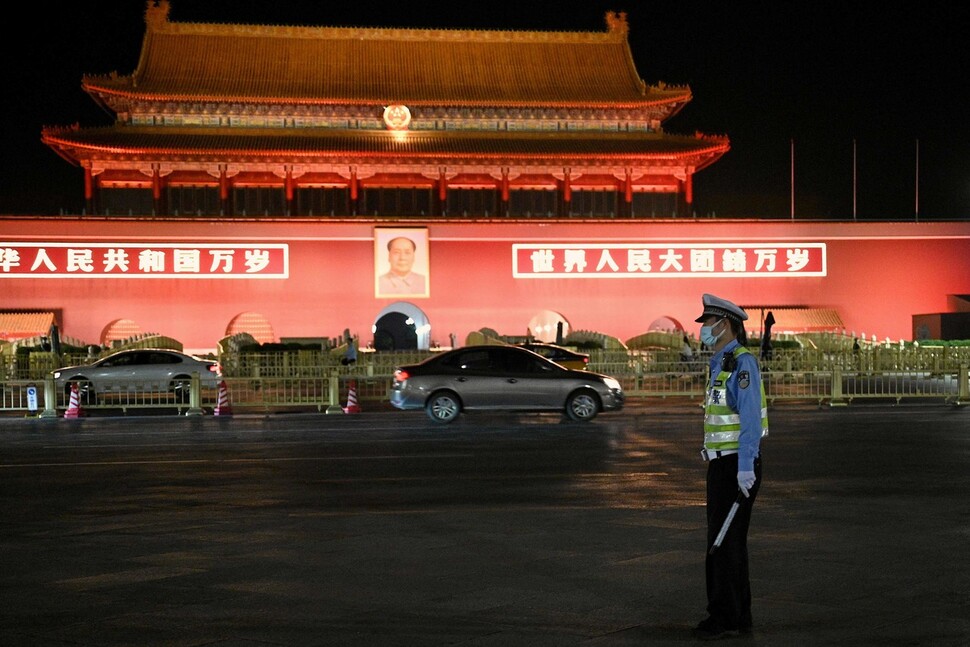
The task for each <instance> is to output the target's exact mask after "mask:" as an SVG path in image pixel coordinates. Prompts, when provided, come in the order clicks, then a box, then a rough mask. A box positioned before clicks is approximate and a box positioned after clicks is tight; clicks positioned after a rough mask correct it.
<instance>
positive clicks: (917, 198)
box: [916, 139, 919, 222]
mask: <svg viewBox="0 0 970 647" xmlns="http://www.w3.org/2000/svg"><path fill="white" fill-rule="evenodd" d="M916 222H919V139H917V140H916Z"/></svg>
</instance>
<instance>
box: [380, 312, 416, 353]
mask: <svg viewBox="0 0 970 647" xmlns="http://www.w3.org/2000/svg"><path fill="white" fill-rule="evenodd" d="M417 348H418V333H417V328H416V326H415V325H414V319H412V318H411V317H409V316H408V315H406V314H404V313H403V312H388V313H387V314H385V315H384V316H382V317H381V318H380V319H378V320H377V323H376V324H374V349H375V350H417Z"/></svg>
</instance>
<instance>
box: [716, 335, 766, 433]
mask: <svg viewBox="0 0 970 647" xmlns="http://www.w3.org/2000/svg"><path fill="white" fill-rule="evenodd" d="M750 352H751V351H749V350H748V349H747V348H745V347H744V346H738V347H737V348H735V349H734V351H733V352H732V354H733V355H734V358H735V359H737V358H739V357H741V355H744V354H746V353H747V354H750ZM734 365H735V366H737V363H736V362H735V363H734ZM733 373H734V369H733V368H732V369H731V370H730V371H728V370H725V369H724V367H723V364H722V368H721V371H720V372H719V373H718V374H717V377H716V378H715V379H714V382H713V384H711V385H709V386H708V389H707V398H706V400H705V402H704V449H712V450H730V449H734V450H736V449H738V447H739V444H738V438H739V437H740V435H741V416H740V415H738V412H737V411H735V410H733V409H731V407H729V406H728V400H727V384H728V379H729V378H730V377H731V375H733ZM758 386H759V387H760V388H761V437H762V438H764V437H765V436H767V435H768V399H767V398H766V397H765V385H764V382H763V381H761V380H759V381H758Z"/></svg>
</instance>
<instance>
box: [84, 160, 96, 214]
mask: <svg viewBox="0 0 970 647" xmlns="http://www.w3.org/2000/svg"><path fill="white" fill-rule="evenodd" d="M84 208H85V210H86V211H87V213H90V214H93V213H94V176H93V175H92V174H91V168H90V167H85V168H84Z"/></svg>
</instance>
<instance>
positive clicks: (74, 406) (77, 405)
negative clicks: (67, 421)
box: [64, 382, 81, 418]
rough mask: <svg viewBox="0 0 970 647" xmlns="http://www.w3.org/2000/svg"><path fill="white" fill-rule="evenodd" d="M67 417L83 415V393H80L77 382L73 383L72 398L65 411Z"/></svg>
mask: <svg viewBox="0 0 970 647" xmlns="http://www.w3.org/2000/svg"><path fill="white" fill-rule="evenodd" d="M64 417H65V418H80V417H81V395H80V393H78V389H77V382H72V383H71V400H70V402H68V404H67V411H65V412H64Z"/></svg>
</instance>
